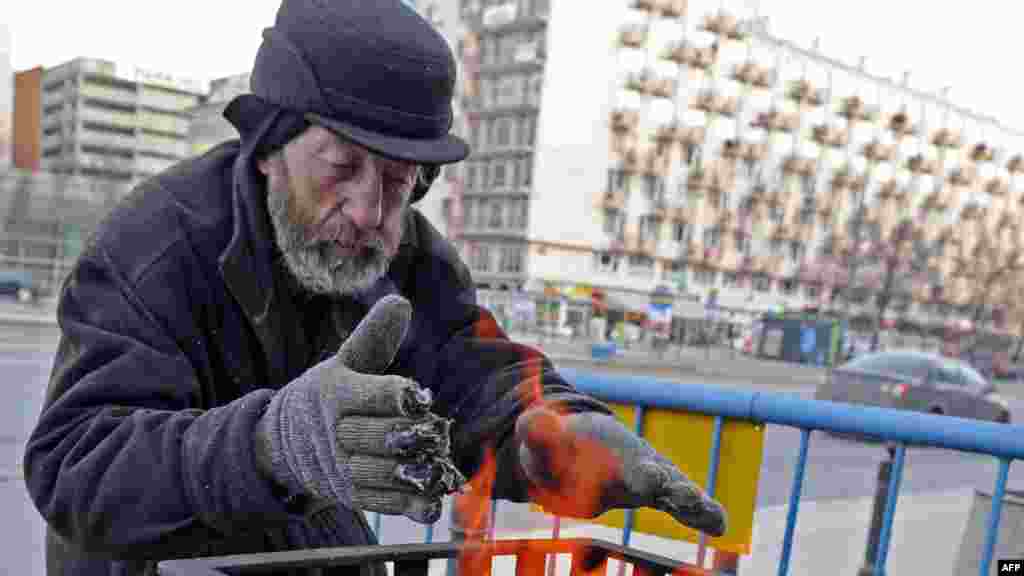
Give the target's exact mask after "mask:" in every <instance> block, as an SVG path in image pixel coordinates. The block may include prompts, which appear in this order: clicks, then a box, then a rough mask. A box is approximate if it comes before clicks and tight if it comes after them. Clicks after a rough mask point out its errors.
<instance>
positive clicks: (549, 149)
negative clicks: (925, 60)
mask: <svg viewBox="0 0 1024 576" xmlns="http://www.w3.org/2000/svg"><path fill="white" fill-rule="evenodd" d="M463 19H464V22H465V26H466V28H467V31H466V33H465V34H464V35H463V37H462V39H461V42H462V46H461V56H462V66H463V69H464V71H465V73H466V89H465V90H464V92H463V109H464V112H465V116H466V117H467V123H466V126H465V129H466V131H465V134H466V135H467V138H468V139H469V140H470V143H471V145H472V147H473V150H474V152H473V155H472V156H471V158H470V159H469V160H468V161H467V162H465V163H463V165H462V167H461V172H460V176H461V178H462V180H463V182H464V186H465V189H464V193H463V202H462V205H463V206H462V207H463V210H462V216H463V226H462V227H461V229H460V230H459V236H460V240H461V243H462V245H463V247H464V250H465V255H466V258H467V261H468V262H469V263H470V265H471V268H472V271H473V274H474V277H475V278H476V280H477V282H478V283H479V284H480V285H481V286H482V287H491V288H506V289H511V290H527V291H530V290H537V289H539V288H541V287H543V288H544V289H546V290H547V291H548V292H549V293H552V294H559V295H560V296H561V298H562V301H563V303H565V304H564V306H563V311H562V312H561V314H560V317H559V321H560V322H564V321H567V320H571V318H570V316H569V315H568V314H567V313H566V312H567V311H568V312H571V309H572V308H573V304H572V303H573V302H574V301H583V303H582V306H583V307H584V308H585V307H587V305H588V304H589V302H586V300H588V299H589V300H593V299H595V298H596V297H597V296H598V295H600V297H601V298H602V299H605V300H606V301H607V302H610V303H612V304H613V305H614V306H616V307H619V308H624V309H626V310H627V311H629V310H632V311H639V312H642V311H644V309H645V308H646V305H647V303H648V302H649V301H650V298H651V294H652V293H655V292H656V291H658V292H665V291H666V290H668V291H671V292H672V293H673V294H674V295H675V308H676V311H677V314H679V313H681V314H684V315H701V314H703V313H704V311H705V309H706V308H709V307H710V308H724V309H727V310H732V311H735V312H736V313H744V312H745V313H749V314H756V313H759V312H761V311H767V310H773V309H778V308H780V307H785V308H790V309H793V308H805V307H809V306H810V307H829V306H831V305H832V301H833V299H834V296H835V295H836V294H837V293H842V291H843V290H844V289H848V288H849V287H851V286H852V285H853V284H854V283H855V279H854V278H853V276H857V275H858V274H859V273H858V272H857V270H854V269H853V267H852V265H851V264H848V263H849V262H852V261H853V256H855V255H863V253H865V252H869V254H868V256H870V251H872V250H875V251H877V252H878V254H879V255H880V257H882V256H885V257H893V258H895V257H896V256H898V255H899V254H902V252H900V251H899V250H902V248H900V249H899V250H897V249H896V248H894V246H896V244H899V243H900V242H898V240H899V239H900V238H912V239H913V241H914V242H913V243H914V245H915V246H916V245H918V244H929V245H930V246H933V247H934V248H935V249H933V250H931V251H930V252H929V254H928V256H927V259H928V262H927V264H928V266H927V268H928V270H927V271H928V272H929V274H921V276H920V280H919V281H916V282H914V283H912V285H909V284H908V287H907V288H906V289H905V290H903V291H901V292H900V293H899V294H896V295H895V296H896V297H895V298H894V300H895V302H894V306H893V310H894V311H895V312H898V313H901V314H912V315H915V316H917V317H919V318H924V319H926V320H927V319H931V320H940V319H944V318H948V317H950V316H956V315H958V314H960V315H968V314H971V312H970V304H971V301H972V298H973V296H972V294H974V293H976V292H977V286H976V285H974V284H972V282H974V281H976V280H977V275H975V276H973V277H972V276H971V274H969V273H967V271H966V268H967V266H965V263H966V262H969V261H970V260H971V257H972V255H974V254H977V253H978V252H979V251H984V252H985V253H986V254H989V255H993V256H992V258H993V259H995V260H999V259H1002V260H1006V261H1009V260H1011V259H1013V258H1014V257H1016V255H1017V250H1018V248H1019V246H1020V243H1021V241H1022V240H1024V237H1022V236H1021V232H1020V227H1019V226H1018V225H1017V224H1016V222H1017V217H1018V212H1017V209H1018V206H1019V205H1020V202H1021V198H1022V197H1021V192H1022V189H1021V186H1020V184H1021V182H1020V178H1019V177H1018V175H1019V171H1020V169H1021V168H1022V167H1024V163H1022V156H1021V155H1020V154H1021V153H1022V152H1024V137H1022V134H1021V133H1020V132H1018V131H1016V130H1013V129H1011V128H1008V127H1006V126H1003V125H1001V124H1000V123H999V122H998V121H997V120H995V119H993V118H990V117H986V116H984V115H982V114H979V113H975V112H972V111H970V110H965V109H963V108H961V107H958V106H956V105H955V104H954V103H952V102H951V101H949V99H948V98H947V95H944V94H928V93H924V92H921V91H919V90H916V89H914V88H913V86H912V85H911V84H910V82H909V78H908V77H904V78H901V79H896V80H893V79H888V78H881V77H878V76H875V75H872V74H871V72H870V71H868V70H866V69H865V68H864V66H863V63H861V65H859V66H855V65H849V64H846V63H843V62H840V61H837V60H835V59H832V58H829V57H828V56H827V55H825V54H822V53H820V52H819V51H818V50H816V49H815V48H813V47H812V48H805V47H800V46H797V45H795V44H793V43H791V42H789V41H787V40H785V39H781V38H777V37H774V36H772V34H771V33H770V30H768V27H767V21H766V20H764V19H760V18H757V14H756V12H754V8H751V12H748V13H738V12H729V11H727V10H724V9H722V3H720V2H718V1H704V2H700V1H690V2H686V1H685V0H619V1H617V2H601V3H595V4H593V5H591V7H590V9H588V11H587V16H586V18H585V21H581V18H580V13H579V10H578V6H575V5H574V4H573V3H571V2H549V1H548V0H505V1H500V0H499V1H488V2H474V3H469V2H466V3H464V5H463ZM853 230H856V231H857V232H856V233H855V234H854V233H853ZM864 230H868V231H870V233H864V232H863V231H864ZM898 231H901V232H899V234H903V235H904V236H898V234H897V232H898ZM904 243H905V244H908V245H909V244H911V243H910V242H904ZM901 246H902V244H901ZM886 250H890V251H894V250H895V251H896V252H899V254H895V253H894V254H889V253H888V252H886ZM862 260H863V261H865V262H869V261H870V257H868V258H863V259H862ZM868 267H870V264H869V265H868ZM875 272H877V270H875ZM865 274H866V272H865ZM876 276H877V273H876ZM972 278H973V280H972ZM875 280H876V281H877V278H875ZM876 283H877V282H876ZM975 284H976V282H975ZM1006 297H1008V294H1003V295H1002V296H1000V297H994V298H993V299H992V302H990V304H994V302H995V301H996V300H1000V299H1002V300H1005V299H1006ZM850 306H852V307H853V308H863V309H864V311H867V309H868V308H870V300H869V299H861V300H860V302H859V303H858V302H854V303H852V304H850Z"/></svg>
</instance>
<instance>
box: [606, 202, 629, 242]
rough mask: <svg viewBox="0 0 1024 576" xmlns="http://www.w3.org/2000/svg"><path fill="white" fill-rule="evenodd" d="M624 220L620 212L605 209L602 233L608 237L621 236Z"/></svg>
mask: <svg viewBox="0 0 1024 576" xmlns="http://www.w3.org/2000/svg"><path fill="white" fill-rule="evenodd" d="M625 224H626V218H625V216H624V215H623V213H622V211H621V210H616V209H614V208H612V209H606V210H605V211H604V233H605V234H607V235H609V236H615V237H620V236H622V231H623V228H625Z"/></svg>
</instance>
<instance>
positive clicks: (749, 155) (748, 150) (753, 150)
mask: <svg viewBox="0 0 1024 576" xmlns="http://www.w3.org/2000/svg"><path fill="white" fill-rule="evenodd" d="M766 154H768V146H767V145H766V144H764V143H762V142H748V143H747V144H746V145H745V146H743V159H744V160H746V161H747V162H758V161H760V160H761V159H762V158H764V157H765V155H766Z"/></svg>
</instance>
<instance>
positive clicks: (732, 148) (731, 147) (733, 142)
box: [722, 138, 745, 160]
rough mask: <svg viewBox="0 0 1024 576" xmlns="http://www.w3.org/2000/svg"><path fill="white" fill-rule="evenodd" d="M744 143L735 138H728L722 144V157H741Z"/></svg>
mask: <svg viewBox="0 0 1024 576" xmlns="http://www.w3.org/2000/svg"><path fill="white" fill-rule="evenodd" d="M744 148H745V145H744V144H743V142H740V141H739V140H737V139H735V138H729V139H728V140H726V141H725V142H724V143H723V144H722V158H726V159H728V160H739V159H740V158H742V157H743V152H744Z"/></svg>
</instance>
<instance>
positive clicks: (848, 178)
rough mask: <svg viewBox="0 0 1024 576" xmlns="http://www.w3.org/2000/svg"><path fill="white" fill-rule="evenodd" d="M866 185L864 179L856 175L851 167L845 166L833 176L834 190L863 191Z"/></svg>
mask: <svg viewBox="0 0 1024 576" xmlns="http://www.w3.org/2000/svg"><path fill="white" fill-rule="evenodd" d="M864 184H865V181H864V177H863V176H861V175H859V174H855V173H854V171H853V169H852V168H851V167H850V166H843V167H841V168H839V169H838V170H836V171H835V173H834V174H832V188H833V190H861V189H863V188H864Z"/></svg>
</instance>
